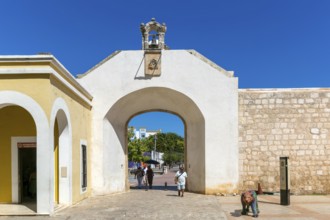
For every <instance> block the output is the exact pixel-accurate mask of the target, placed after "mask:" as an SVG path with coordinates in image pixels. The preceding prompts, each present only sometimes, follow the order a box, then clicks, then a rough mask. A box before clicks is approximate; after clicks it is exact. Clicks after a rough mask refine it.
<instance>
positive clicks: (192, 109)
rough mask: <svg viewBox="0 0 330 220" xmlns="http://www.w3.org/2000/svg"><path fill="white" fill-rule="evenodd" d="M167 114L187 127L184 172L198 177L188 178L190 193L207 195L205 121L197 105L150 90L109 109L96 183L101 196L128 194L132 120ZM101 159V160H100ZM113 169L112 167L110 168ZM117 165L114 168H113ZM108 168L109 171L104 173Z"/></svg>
mask: <svg viewBox="0 0 330 220" xmlns="http://www.w3.org/2000/svg"><path fill="white" fill-rule="evenodd" d="M151 111H164V112H169V113H174V114H176V115H178V116H180V118H182V121H183V122H184V125H185V129H184V132H185V146H186V147H185V165H186V166H185V169H186V170H187V171H188V173H189V172H190V173H194V174H195V175H193V176H191V177H189V191H192V192H198V193H204V192H205V178H204V177H205V120H204V116H203V114H202V113H201V111H200V109H199V107H198V106H197V105H196V103H195V102H194V101H193V100H192V99H191V98H189V97H188V96H186V95H185V94H182V93H180V92H178V91H176V90H173V89H169V88H164V87H150V88H144V89H140V90H137V91H134V92H131V93H129V94H127V95H126V96H124V97H122V98H121V99H119V100H118V101H117V102H116V103H115V104H114V105H112V107H111V108H110V109H109V111H108V112H107V114H106V115H105V117H104V120H103V121H102V122H103V123H102V127H103V130H102V139H103V146H104V149H103V150H102V152H103V154H102V156H101V155H100V156H101V157H97V158H98V160H99V162H100V166H99V167H100V168H103V169H99V170H98V172H101V173H102V178H98V177H99V176H100V175H94V178H95V179H97V181H95V182H97V183H98V188H99V191H100V192H108V193H111V192H116V191H125V190H129V188H130V185H129V181H128V157H127V153H128V152H127V143H128V137H127V133H128V132H127V130H128V123H129V121H130V119H131V118H132V117H134V116H136V115H138V114H141V113H145V112H151ZM100 158H101V160H100ZM111 165H112V166H111ZM113 165H114V166H113ZM104 168H106V170H105V169H104Z"/></svg>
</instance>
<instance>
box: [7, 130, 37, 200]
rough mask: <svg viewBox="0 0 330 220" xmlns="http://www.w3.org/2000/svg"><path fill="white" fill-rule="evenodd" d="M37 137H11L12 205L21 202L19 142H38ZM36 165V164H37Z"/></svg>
mask: <svg viewBox="0 0 330 220" xmlns="http://www.w3.org/2000/svg"><path fill="white" fill-rule="evenodd" d="M36 140H37V139H36V137H35V136H22V137H11V182H12V184H11V200H12V203H19V202H20V195H19V179H18V177H19V174H18V172H19V168H18V147H17V143H19V142H36ZM35 165H36V164H35Z"/></svg>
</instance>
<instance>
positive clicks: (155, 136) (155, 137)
mask: <svg viewBox="0 0 330 220" xmlns="http://www.w3.org/2000/svg"><path fill="white" fill-rule="evenodd" d="M154 139H155V146H154V158H153V159H154V160H157V159H156V144H157V134H155V135H154Z"/></svg>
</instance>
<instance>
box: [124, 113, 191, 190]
mask: <svg viewBox="0 0 330 220" xmlns="http://www.w3.org/2000/svg"><path fill="white" fill-rule="evenodd" d="M127 132H128V134H127V137H128V144H127V145H128V146H127V157H128V169H129V175H128V177H129V183H130V186H131V188H132V189H135V188H138V189H139V188H142V187H143V188H146V185H148V186H147V188H164V187H167V188H168V189H169V188H170V187H171V186H174V185H173V184H174V182H173V176H174V175H175V172H177V171H178V170H179V167H185V146H186V145H185V139H184V134H185V126H184V121H183V120H182V119H181V118H180V117H179V116H178V115H176V114H174V113H168V112H163V111H151V112H144V113H141V114H138V115H135V116H134V117H133V118H131V119H130V121H129V123H128V128H127ZM139 167H140V169H148V168H149V169H151V170H152V172H153V173H154V175H153V178H152V180H151V181H150V180H149V181H147V179H145V182H144V184H145V185H143V186H142V184H143V183H141V181H140V180H141V179H140V180H139V178H137V177H136V174H139V173H140V171H139Z"/></svg>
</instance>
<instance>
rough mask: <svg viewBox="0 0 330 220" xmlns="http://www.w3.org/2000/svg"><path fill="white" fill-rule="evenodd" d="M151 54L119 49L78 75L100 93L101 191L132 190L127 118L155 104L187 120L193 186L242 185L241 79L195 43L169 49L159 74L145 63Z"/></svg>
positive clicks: (205, 189)
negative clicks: (198, 49) (189, 48)
mask: <svg viewBox="0 0 330 220" xmlns="http://www.w3.org/2000/svg"><path fill="white" fill-rule="evenodd" d="M152 52H153V53H152V54H151V55H152V56H154V55H155V53H156V52H157V51H152ZM149 53H150V51H147V53H146V51H143V50H142V51H120V52H116V53H115V54H114V55H111V56H109V57H108V58H107V59H105V60H104V61H102V62H101V64H100V65H98V66H96V67H95V68H93V69H92V70H91V71H89V72H88V73H87V74H85V75H84V76H81V77H80V78H79V79H78V81H79V83H81V84H82V85H83V86H84V87H85V88H86V89H87V90H88V91H90V92H92V93H93V103H94V105H93V109H92V125H93V128H92V129H93V130H92V133H93V139H94V143H93V153H92V157H93V158H92V161H93V165H92V166H93V168H94V169H93V178H92V180H93V186H94V190H95V191H94V192H95V193H96V194H106V193H111V192H116V191H118V190H125V189H128V183H127V175H128V174H127V142H126V140H127V138H126V137H127V136H126V135H127V124H128V122H129V120H130V119H131V118H132V117H133V116H135V115H137V114H139V113H143V112H148V111H166V112H171V113H174V114H176V115H178V116H179V117H180V118H181V119H182V120H183V122H184V124H185V145H186V146H185V152H186V159H185V166H186V169H187V171H188V173H189V174H190V175H189V190H190V191H193V192H199V193H206V194H211V193H215V192H219V191H220V192H221V191H223V192H234V191H236V190H237V183H238V130H237V124H238V119H237V115H238V100H237V94H238V88H237V78H235V77H233V76H232V73H231V72H227V71H225V70H223V69H222V68H220V67H218V66H216V65H215V64H213V63H212V62H211V61H209V60H207V59H206V58H204V57H203V56H201V55H200V54H198V53H197V52H196V51H187V50H161V51H160V54H158V56H160V59H161V66H159V69H161V72H160V74H158V75H157V76H152V75H149V74H146V71H148V70H146V68H149V67H148V65H145V64H144V62H146V61H147V60H148V55H149ZM157 60H158V59H157ZM145 66H146V68H144V67H145Z"/></svg>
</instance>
